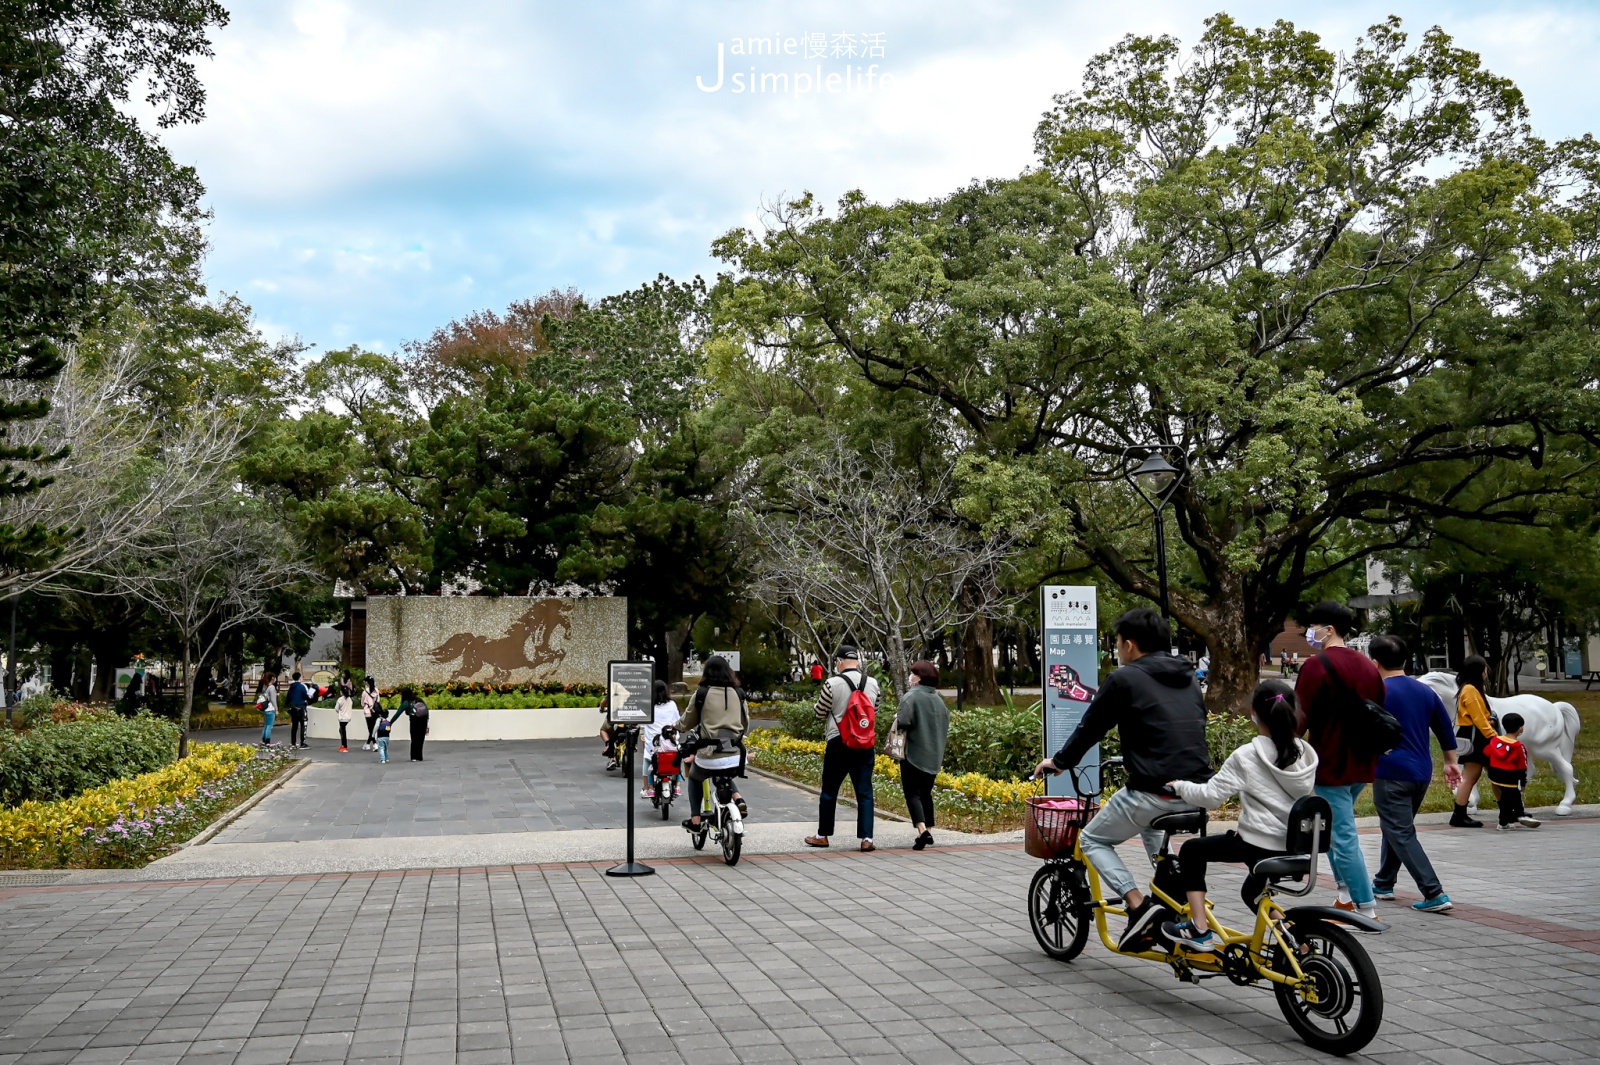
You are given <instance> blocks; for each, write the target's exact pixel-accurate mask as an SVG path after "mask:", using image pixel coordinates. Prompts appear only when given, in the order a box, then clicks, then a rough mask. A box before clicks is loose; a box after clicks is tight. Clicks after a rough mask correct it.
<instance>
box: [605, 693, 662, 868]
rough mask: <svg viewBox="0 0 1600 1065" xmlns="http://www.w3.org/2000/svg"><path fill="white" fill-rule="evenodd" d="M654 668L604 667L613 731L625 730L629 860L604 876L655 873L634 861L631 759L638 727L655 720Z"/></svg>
mask: <svg viewBox="0 0 1600 1065" xmlns="http://www.w3.org/2000/svg"><path fill="white" fill-rule="evenodd" d="M655 687H656V664H655V663H654V662H611V663H609V664H608V665H607V666H606V697H607V698H606V702H607V705H608V706H609V707H610V714H609V719H610V721H611V724H612V726H613V728H615V727H616V726H619V725H620V726H621V727H622V728H624V729H625V730H626V736H627V748H626V749H627V760H626V763H625V764H624V767H623V772H622V776H623V779H624V780H626V781H627V783H628V860H627V861H625V862H623V863H622V864H621V865H614V866H612V867H611V868H610V869H607V870H606V875H607V876H650V875H652V874H653V873H655V870H654V869H652V868H651V867H650V866H648V865H645V864H644V863H643V862H636V861H634V860H633V759H634V755H635V753H636V751H635V748H636V747H638V745H639V726H640V725H646V724H649V723H650V722H652V721H654V720H655V703H656V699H655Z"/></svg>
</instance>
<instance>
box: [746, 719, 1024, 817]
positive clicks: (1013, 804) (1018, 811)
mask: <svg viewBox="0 0 1600 1065" xmlns="http://www.w3.org/2000/svg"><path fill="white" fill-rule="evenodd" d="M748 745H749V750H750V762H751V764H752V765H754V766H756V767H758V768H760V769H764V770H766V771H767V772H769V773H776V774H778V775H779V776H784V777H789V778H790V779H792V780H797V781H799V782H801V783H803V784H809V785H811V786H813V787H815V786H817V785H818V784H819V783H820V782H821V780H822V752H823V744H821V743H819V742H818V741H816V740H800V739H795V738H794V737H793V736H786V735H784V734H783V733H781V732H777V731H774V730H772V729H757V730H755V731H753V732H751V733H750V737H749V740H748ZM872 790H873V797H874V803H875V804H876V805H877V806H878V807H879V808H881V809H887V810H892V811H894V812H896V813H900V814H904V813H905V812H906V808H905V799H904V796H903V795H902V794H901V792H900V764H899V763H898V762H896V761H895V760H894V759H892V758H889V757H886V756H884V755H881V754H880V755H878V759H877V764H876V765H875V766H874V767H873V771H872ZM1043 791H1044V786H1043V785H1042V784H1041V783H1040V782H1038V781H1032V780H997V779H995V778H993V777H987V776H984V775H983V774H981V773H962V774H959V775H955V774H951V773H940V774H939V776H938V779H937V780H935V782H934V794H933V802H934V806H935V808H936V810H937V812H938V817H939V823H940V824H941V825H944V826H946V827H948V828H953V829H956V830H957V831H961V832H1004V831H1007V830H1010V829H1017V828H1021V827H1022V818H1023V815H1024V808H1025V805H1026V804H1025V801H1024V800H1025V799H1026V798H1027V797H1028V796H1029V795H1039V794H1042V793H1043Z"/></svg>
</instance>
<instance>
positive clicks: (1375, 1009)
mask: <svg viewBox="0 0 1600 1065" xmlns="http://www.w3.org/2000/svg"><path fill="white" fill-rule="evenodd" d="M1121 766H1122V759H1120V758H1108V759H1106V760H1105V761H1104V762H1102V763H1101V766H1100V768H1101V770H1102V772H1105V771H1113V772H1114V771H1117V770H1120V769H1121ZM1068 772H1069V773H1071V776H1072V788H1073V791H1074V792H1076V793H1077V800H1076V801H1075V802H1072V801H1068V802H1065V803H1063V802H1061V801H1060V800H1058V799H1050V798H1047V797H1043V796H1038V797H1035V798H1032V799H1030V800H1029V803H1028V819H1027V821H1026V823H1025V827H1026V832H1025V835H1026V841H1027V850H1028V853H1029V854H1030V855H1032V856H1034V857H1036V858H1043V859H1044V860H1045V862H1044V865H1043V866H1041V867H1040V869H1039V871H1038V872H1037V873H1035V874H1034V876H1033V882H1032V883H1031V884H1030V885H1029V886H1028V923H1029V924H1030V925H1031V926H1032V928H1033V934H1034V938H1036V939H1037V940H1038V941H1039V946H1040V947H1042V948H1044V952H1045V953H1046V954H1048V955H1050V957H1052V958H1056V959H1058V960H1060V961H1071V960H1072V959H1073V958H1076V957H1077V956H1078V955H1079V953H1081V952H1082V951H1083V948H1084V945H1085V943H1086V942H1087V941H1088V938H1089V926H1090V925H1091V924H1093V925H1094V926H1095V929H1096V930H1097V931H1098V932H1099V934H1100V942H1101V943H1103V944H1104V945H1105V947H1106V949H1107V950H1109V951H1111V952H1112V953H1115V954H1121V955H1123V956H1124V957H1130V958H1140V959H1143V960H1146V961H1154V962H1160V963H1162V964H1164V965H1167V966H1170V967H1171V969H1172V972H1173V975H1174V976H1176V977H1177V978H1178V979H1180V980H1184V981H1187V982H1189V983H1199V982H1200V981H1201V980H1205V979H1210V978H1213V977H1217V976H1224V977H1227V978H1228V979H1229V980H1230V981H1232V982H1233V983H1235V984H1239V985H1241V986H1245V985H1260V984H1267V985H1270V986H1271V988H1272V991H1273V994H1274V996H1275V997H1276V998H1277V1001H1278V1008H1279V1009H1280V1010H1281V1011H1282V1012H1283V1016H1284V1019H1285V1020H1287V1021H1288V1022H1289V1025H1290V1027H1292V1028H1293V1029H1294V1030H1295V1033H1296V1034H1297V1035H1299V1036H1300V1038H1301V1039H1302V1040H1304V1041H1305V1042H1306V1043H1307V1044H1309V1045H1310V1046H1313V1047H1316V1048H1317V1049H1319V1050H1323V1051H1327V1052H1329V1053H1332V1054H1340V1055H1343V1054H1353V1053H1355V1052H1356V1051H1358V1050H1360V1049H1361V1048H1362V1047H1365V1046H1366V1045H1367V1044H1368V1043H1370V1042H1371V1041H1372V1039H1373V1037H1374V1036H1375V1035H1377V1034H1378V1027H1379V1025H1381V1024H1382V1023H1383V987H1382V985H1381V984H1380V983H1379V981H1378V970H1377V968H1376V967H1375V966H1374V965H1373V964H1372V959H1371V957H1370V956H1368V954H1367V951H1366V948H1364V947H1363V946H1362V945H1361V943H1360V941H1359V940H1358V939H1357V938H1356V937H1355V935H1353V934H1352V933H1351V931H1350V928H1351V927H1354V928H1358V929H1360V930H1362V931H1365V932H1383V931H1387V930H1388V925H1385V924H1383V923H1381V922H1378V921H1375V920H1372V919H1371V918H1369V917H1365V916H1363V915H1361V914H1359V913H1353V912H1347V911H1345V910H1340V909H1336V908H1334V907H1332V906H1295V907H1292V908H1290V909H1287V910H1286V909H1284V908H1283V907H1282V906H1281V905H1279V903H1278V900H1277V896H1279V895H1288V896H1294V897H1301V896H1305V895H1309V894H1310V893H1311V892H1312V890H1314V889H1315V887H1316V883H1317V863H1318V858H1319V856H1320V855H1322V854H1325V853H1327V850H1328V826H1329V824H1330V823H1331V822H1332V817H1333V815H1332V811H1331V810H1330V809H1329V807H1328V803H1327V800H1325V799H1321V798H1318V797H1317V796H1314V795H1313V796H1308V797H1306V798H1304V799H1300V800H1299V801H1298V802H1296V803H1295V805H1294V807H1293V809H1292V810H1291V811H1290V820H1289V826H1290V827H1289V839H1288V848H1287V849H1288V850H1289V851H1290V852H1291V853H1289V854H1286V855H1283V856H1281V857H1274V858H1267V859H1265V860H1263V861H1260V862H1257V863H1256V865H1255V866H1254V870H1253V871H1254V872H1255V873H1257V874H1260V875H1261V876H1263V877H1265V878H1266V889H1265V890H1264V891H1263V892H1262V894H1261V897H1260V899H1259V900H1258V902H1257V904H1256V920H1255V927H1254V928H1253V929H1251V930H1250V931H1248V932H1245V931H1238V930H1236V929H1232V928H1228V927H1227V926H1225V925H1224V924H1223V923H1222V922H1221V921H1219V920H1217V918H1216V915H1215V914H1214V913H1213V912H1212V910H1211V905H1210V902H1209V900H1208V901H1207V904H1206V922H1207V924H1209V925H1210V927H1211V928H1213V929H1214V930H1215V931H1216V933H1217V935H1218V936H1219V937H1220V938H1221V940H1222V943H1221V946H1220V947H1219V948H1218V949H1217V950H1216V951H1187V950H1183V949H1181V948H1178V947H1176V946H1173V945H1172V944H1170V943H1167V942H1166V941H1165V940H1163V939H1160V938H1159V937H1158V938H1157V941H1156V942H1155V943H1153V944H1150V945H1149V946H1148V947H1146V949H1140V950H1134V951H1126V952H1125V951H1120V950H1118V949H1117V940H1116V937H1115V936H1114V935H1113V934H1112V933H1111V930H1110V929H1109V928H1108V926H1107V920H1108V918H1110V917H1112V916H1118V915H1122V916H1125V915H1126V914H1127V910H1126V908H1125V906H1124V904H1123V901H1122V900H1121V899H1118V898H1113V899H1106V898H1105V897H1104V896H1103V894H1102V892H1101V886H1100V876H1099V874H1098V873H1097V872H1096V871H1095V869H1094V866H1092V865H1090V864H1089V863H1088V862H1087V861H1085V860H1084V857H1083V850H1082V848H1081V847H1080V846H1079V842H1078V836H1079V833H1080V832H1081V830H1082V829H1083V826H1084V825H1086V824H1088V822H1089V821H1090V819H1092V818H1093V817H1094V815H1095V813H1096V812H1097V811H1098V809H1099V804H1098V799H1099V795H1100V789H1098V788H1096V789H1094V790H1093V791H1085V790H1084V788H1083V787H1082V785H1081V784H1080V778H1079V775H1078V774H1079V773H1080V770H1078V769H1076V768H1074V769H1070V770H1068ZM1205 826H1206V812H1205V811H1204V810H1193V811H1184V812H1181V813H1173V814H1166V815H1164V816H1162V817H1160V818H1157V819H1156V821H1155V823H1154V824H1153V825H1152V826H1151V827H1152V828H1154V829H1156V830H1157V831H1159V832H1161V833H1162V837H1161V849H1160V852H1159V853H1158V854H1157V855H1156V857H1155V859H1154V866H1155V876H1154V878H1153V879H1152V881H1151V884H1150V890H1149V894H1150V896H1151V897H1152V898H1154V899H1156V900H1157V901H1158V902H1159V903H1160V904H1161V905H1163V906H1165V907H1166V908H1167V909H1169V910H1171V911H1172V912H1173V914H1175V915H1178V916H1186V915H1187V914H1188V912H1189V907H1188V905H1187V904H1186V903H1185V902H1183V901H1181V899H1182V893H1181V892H1179V891H1178V890H1177V889H1176V887H1174V886H1173V885H1174V881H1175V875H1174V874H1175V872H1176V867H1177V857H1176V856H1175V855H1173V854H1172V853H1171V852H1170V850H1169V848H1168V844H1169V842H1170V840H1171V837H1172V836H1173V835H1174V834H1178V833H1194V832H1198V833H1201V834H1202V835H1203V834H1204V833H1205ZM1290 881H1301V882H1302V885H1301V886H1299V887H1289V886H1287V885H1288V883H1289V882H1290Z"/></svg>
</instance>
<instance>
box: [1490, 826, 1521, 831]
mask: <svg viewBox="0 0 1600 1065" xmlns="http://www.w3.org/2000/svg"><path fill="white" fill-rule="evenodd" d="M1494 827H1495V829H1496V830H1498V831H1500V832H1510V831H1511V830H1512V829H1513V828H1516V827H1517V826H1516V825H1495V826H1494Z"/></svg>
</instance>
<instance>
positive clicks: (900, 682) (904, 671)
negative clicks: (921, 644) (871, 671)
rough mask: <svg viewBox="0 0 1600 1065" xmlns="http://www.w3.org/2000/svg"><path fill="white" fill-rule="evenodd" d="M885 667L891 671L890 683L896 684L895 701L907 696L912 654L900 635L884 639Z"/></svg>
mask: <svg viewBox="0 0 1600 1065" xmlns="http://www.w3.org/2000/svg"><path fill="white" fill-rule="evenodd" d="M883 643H884V648H883V657H884V667H885V668H886V669H887V670H888V671H889V678H888V679H889V683H890V684H892V685H893V686H894V696H895V702H897V703H898V702H899V701H900V700H901V699H903V698H905V694H906V689H907V687H908V685H909V684H910V679H911V656H910V655H909V654H907V653H906V643H905V640H904V639H902V638H901V637H900V636H899V635H892V636H890V637H889V638H888V639H886V640H884V641H883Z"/></svg>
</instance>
